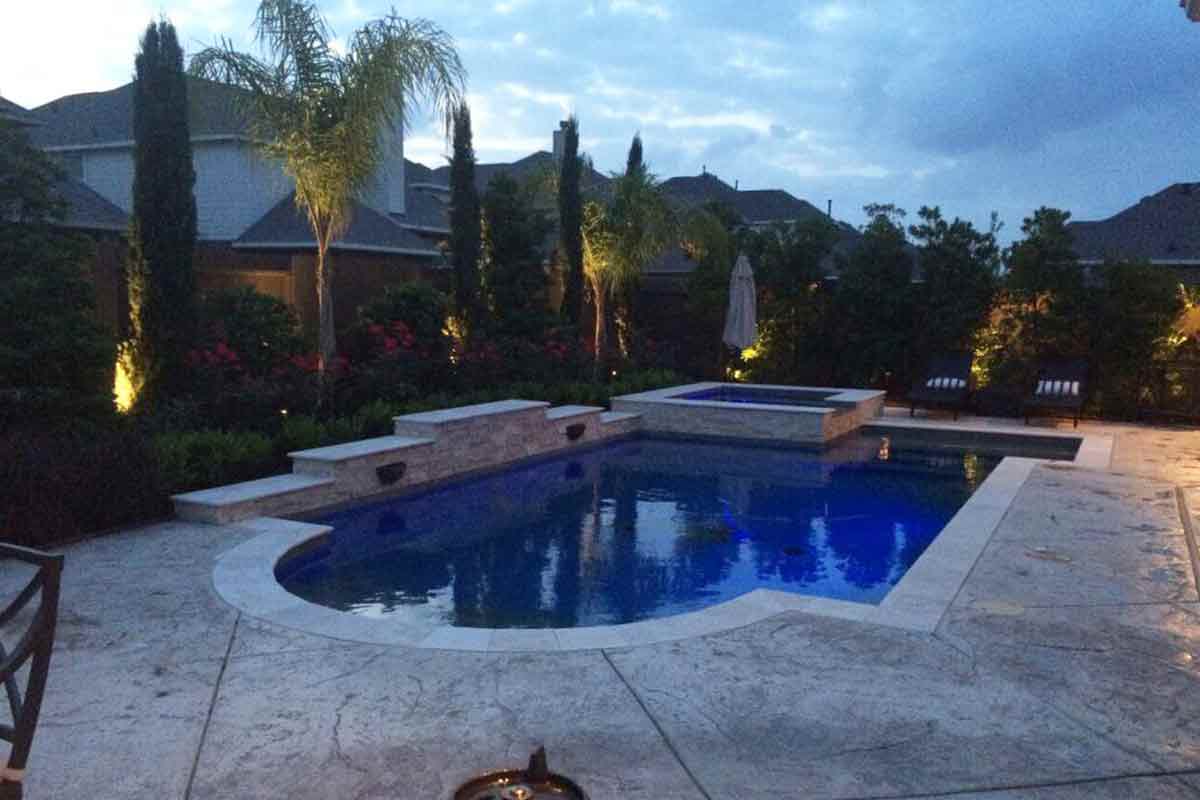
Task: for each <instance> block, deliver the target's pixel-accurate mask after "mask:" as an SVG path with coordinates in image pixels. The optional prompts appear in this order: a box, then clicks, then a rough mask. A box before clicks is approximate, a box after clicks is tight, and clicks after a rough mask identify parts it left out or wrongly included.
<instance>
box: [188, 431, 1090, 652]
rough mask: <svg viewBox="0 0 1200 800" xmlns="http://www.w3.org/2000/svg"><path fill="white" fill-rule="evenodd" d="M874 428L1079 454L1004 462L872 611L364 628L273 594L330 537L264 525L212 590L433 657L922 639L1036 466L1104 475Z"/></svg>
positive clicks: (751, 611) (316, 628) (767, 609)
mask: <svg viewBox="0 0 1200 800" xmlns="http://www.w3.org/2000/svg"><path fill="white" fill-rule="evenodd" d="M871 427H872V429H873V430H879V431H880V432H883V431H885V430H887V429H893V430H897V431H899V430H922V431H925V430H942V431H946V432H953V433H954V434H955V435H959V436H962V435H967V436H978V437H981V438H984V437H992V436H1002V437H1004V438H1006V439H1008V438H1010V437H1013V436H1017V437H1020V438H1025V439H1028V440H1035V439H1045V438H1049V437H1053V438H1067V439H1076V440H1080V446H1079V449H1078V451H1077V453H1076V457H1075V459H1074V461H1073V462H1051V461H1047V460H1045V459H1036V458H1022V457H1015V456H1008V457H1006V458H1004V459H1003V460H1002V461H1001V462H1000V464H998V465H997V466H996V468H995V469H994V470H992V473H991V474H990V475H989V476H988V477H987V479H986V480H984V482H983V483H982V484H981V485H980V486H979V488H978V489H976V490H975V492H974V493H973V494H972V495H971V497H970V498H968V500H967V502H966V503H965V504H964V505H963V507H962V508H960V509H959V510H958V513H956V514H955V515H954V516H953V517H952V518H951V519H950V521H949V522H948V523H947V524H946V526H945V527H944V528H943V529H942V531H941V533H939V534H938V536H937V537H936V538H935V539H934V540H933V542H932V543H931V544H930V545H929V547H927V548H926V549H925V552H924V553H922V554H921V557H920V558H919V559H917V561H916V563H915V564H913V566H912V567H911V568H910V569H909V570H908V572H907V573H905V575H904V577H903V578H902V579H901V580H900V582H899V583H898V584H896V586H894V587H893V588H892V590H891V591H890V592H888V594H887V596H886V597H884V599H883V600H882V601H881V602H880V603H879V604H878V605H871V604H868V603H856V602H851V601H845V600H834V599H830V598H825V597H815V596H809V595H802V594H795V593H792V592H783V591H776V590H772V589H756V590H754V591H752V592H749V593H747V594H744V595H742V596H740V597H737V598H734V599H733V600H728V601H726V602H723V603H719V604H717V605H713V606H709V607H708V608H704V609H701V610H699V611H692V612H688V613H684V614H677V615H675V616H670V617H663V618H661V619H651V620H643V621H641V622H633V623H626V624H621V625H596V626H589V627H582V628H539V629H527V628H497V629H491V628H460V627H454V626H450V625H429V624H424V623H413V622H405V621H400V620H395V619H371V618H367V617H362V616H357V615H354V614H350V613H347V612H342V611H335V610H334V609H331V608H327V607H325V606H320V605H316V604H315V603H310V602H308V601H306V600H302V599H301V598H299V597H297V596H296V595H293V594H291V593H290V592H288V591H287V590H286V589H284V588H283V586H282V585H280V583H279V581H278V580H276V578H275V566H276V564H278V563H279V561H280V560H281V559H283V558H284V557H286V556H287V555H288V554H290V553H292V552H293V551H295V550H297V549H303V548H305V547H309V546H312V544H313V543H314V542H315V540H318V539H319V538H320V537H323V536H326V535H328V534H329V533H330V532H331V531H332V528H330V527H328V526H323V525H314V524H311V523H306V522H296V521H293V520H286V519H277V518H272V517H259V518H255V519H250V520H245V521H242V522H239V523H236V524H235V525H231V526H228V527H230V528H234V529H239V530H241V531H243V532H245V531H249V532H251V533H254V534H257V535H255V536H253V537H252V538H250V539H248V540H246V541H245V542H243V543H241V544H239V545H237V546H236V547H234V548H232V549H231V550H229V551H227V552H225V553H224V554H222V555H221V556H220V557H219V558H218V559H217V562H216V566H215V568H214V570H213V575H212V580H213V587H214V588H215V589H216V592H217V594H218V595H219V596H220V597H221V598H223V599H224V600H225V601H226V602H228V603H229V604H230V605H232V606H233V607H235V608H237V609H239V610H240V611H242V612H243V613H245V614H247V615H249V616H251V617H254V618H256V619H260V620H262V621H265V622H269V623H273V624H276V625H280V626H283V627H286V628H291V629H294V630H299V631H302V632H304V633H309V634H315V635H318V636H324V637H327V638H332V639H340V640H345V641H352V642H359V643H365V644H376V645H389V646H405V647H414V648H426V649H436V650H465V651H474V652H513V651H536V652H555V651H575V650H596V649H603V648H619V647H631V646H636V645H643V644H656V643H660V642H668V641H675V640H679V639H689V638H692V637H695V636H703V635H707V634H713V633H720V632H723V631H728V630H732V629H735V628H740V627H744V626H746V625H750V624H753V623H755V622H759V621H761V620H764V619H767V618H769V617H773V616H775V615H776V614H781V613H784V612H789V611H800V612H804V613H808V614H816V615H821V616H827V617H835V618H839V619H844V620H852V621H858V622H865V623H872V624H877V625H886V626H891V627H897V628H903V629H906V630H912V631H919V632H925V633H931V632H933V631H934V630H936V628H937V626H938V623H939V621H940V620H941V618H942V616H943V615H944V614H945V612H946V610H947V608H949V606H950V604H951V603H952V602H953V601H954V598H955V596H956V595H957V594H958V591H959V589H960V588H961V587H962V585H963V583H964V582H965V581H966V579H967V576H968V574H969V573H970V571H971V569H972V568H973V567H974V565H975V562H976V561H977V560H978V559H979V557H980V556H981V555H982V554H983V550H984V548H985V547H986V546H987V544H988V542H989V541H990V540H991V538H992V534H993V533H994V532H995V530H996V528H997V527H999V525H1000V522H1001V520H1002V519H1003V518H1004V516H1005V514H1007V513H1008V510H1009V508H1010V507H1011V506H1012V503H1013V501H1014V500H1015V499H1016V496H1017V493H1018V492H1019V491H1020V489H1021V486H1023V485H1024V483H1025V481H1026V480H1027V479H1028V477H1029V475H1030V473H1031V472H1032V471H1033V469H1034V468H1035V467H1037V466H1038V465H1040V464H1053V463H1059V464H1070V465H1071V466H1073V467H1076V468H1084V469H1106V468H1107V467H1108V464H1109V461H1110V459H1111V454H1112V446H1113V439H1112V437H1111V436H1107V435H1095V434H1087V433H1082V432H1071V433H1064V432H1059V431H1029V430H1022V429H1015V430H1006V429H997V428H994V427H987V428H984V427H982V426H971V425H961V426H954V427H945V426H938V427H937V428H933V427H931V426H930V425H929V424H928V423H925V422H923V421H908V420H887V421H884V420H880V421H878V422H876V423H873V424H872V426H871Z"/></svg>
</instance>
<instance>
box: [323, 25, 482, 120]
mask: <svg viewBox="0 0 1200 800" xmlns="http://www.w3.org/2000/svg"><path fill="white" fill-rule="evenodd" d="M342 75H343V79H342V83H343V86H344V88H345V95H346V106H347V111H348V116H353V117H355V118H356V119H361V120H362V121H363V122H366V121H371V122H375V123H376V124H378V123H379V122H384V123H385V124H389V125H397V124H398V125H400V126H401V129H404V128H405V127H407V125H408V124H409V121H410V118H409V115H408V114H407V113H406V112H407V111H408V108H407V106H408V104H409V103H412V102H417V103H421V102H424V103H429V104H430V105H432V106H433V107H434V110H435V111H436V112H437V114H438V115H439V116H440V117H441V118H442V122H443V125H444V129H445V132H446V135H447V136H448V135H449V133H450V127H451V125H452V124H453V117H454V109H455V108H456V107H457V106H458V105H459V104H460V103H462V101H463V93H464V83H465V80H466V69H465V68H464V67H463V65H462V61H461V60H460V59H459V57H458V51H457V50H456V49H455V47H454V38H453V37H452V36H450V34H448V33H446V32H445V31H444V30H442V29H441V28H439V27H438V26H437V25H435V24H434V23H432V22H430V21H429V20H426V19H419V18H418V19H405V18H403V17H399V16H397V15H396V14H395V13H392V14H390V15H389V16H387V17H385V18H383V19H379V20H375V21H373V22H369V23H367V24H366V25H364V26H363V27H362V28H360V29H359V30H358V31H357V32H355V34H354V37H353V38H352V39H351V41H350V45H349V48H348V52H347V54H346V56H345V59H344V61H343V73H342ZM381 117H382V119H381Z"/></svg>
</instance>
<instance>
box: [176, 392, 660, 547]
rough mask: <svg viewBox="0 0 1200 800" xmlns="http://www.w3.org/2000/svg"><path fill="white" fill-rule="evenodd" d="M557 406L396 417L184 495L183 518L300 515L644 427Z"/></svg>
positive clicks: (505, 405)
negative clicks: (387, 425)
mask: <svg viewBox="0 0 1200 800" xmlns="http://www.w3.org/2000/svg"><path fill="white" fill-rule="evenodd" d="M549 405H550V404H549V403H543V402H537V401H530V400H503V401H499V402H495V403H483V404H480V405H475V406H466V407H463V408H451V409H444V410H440V411H429V412H425V413H421V414H408V415H406V416H403V417H397V418H396V419H395V423H394V426H395V434H394V435H392V436H381V437H377V438H375V439H364V440H361V441H357V442H348V443H346V444H340V445H333V446H331V447H321V448H316V449H313V450H302V451H298V452H295V453H289V456H290V457H291V458H292V470H293V471H292V474H290V475H277V476H275V477H273V478H266V479H262V480H260V481H249V482H246V483H241V484H233V485H231V486H222V487H218V488H215V489H207V490H204V491H200V492H190V493H188V494H184V495H177V496H176V497H175V498H173V499H174V501H175V509H176V514H177V515H178V516H179V517H181V518H184V519H189V520H193V521H197V522H212V523H221V524H223V523H228V522H233V521H237V520H240V519H246V518H248V517H254V516H263V515H271V514H294V513H300V512H303V511H307V510H311V509H315V508H319V507H321V506H325V505H330V504H333V503H340V502H345V501H348V500H355V499H358V498H364V497H370V496H372V495H376V494H379V493H381V492H386V491H395V490H398V489H405V488H409V487H417V486H421V485H423V484H428V483H431V482H434V481H439V480H445V479H448V478H453V477H455V476H458V475H466V474H470V473H474V472H479V471H482V470H487V469H492V468H496V467H500V466H503V465H504V464H509V463H513V462H517V461H522V460H524V459H528V458H534V457H537V456H543V455H555V454H558V453H561V452H565V451H567V450H570V449H572V448H579V447H585V446H587V445H589V444H593V443H598V442H602V441H605V440H609V439H614V438H617V437H620V436H626V435H629V434H632V433H634V432H635V431H636V430H637V429H638V425H639V423H640V419H639V418H638V417H637V415H635V414H619V413H612V412H606V411H604V409H602V408H598V407H594V406H561V407H558V408H550V407H549ZM381 468H382V471H381Z"/></svg>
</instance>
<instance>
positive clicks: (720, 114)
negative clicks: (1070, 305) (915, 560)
mask: <svg viewBox="0 0 1200 800" xmlns="http://www.w3.org/2000/svg"><path fill="white" fill-rule="evenodd" d="M395 5H396V9H397V11H398V12H399V13H400V14H401V15H404V16H422V17H427V18H429V19H431V20H433V21H435V22H437V23H438V24H440V25H441V26H442V27H443V28H445V29H446V30H447V31H448V32H450V33H451V34H452V35H453V36H454V37H455V38H456V39H457V42H458V45H459V49H460V53H461V55H462V58H463V60H464V62H465V63H466V66H467V69H468V71H469V73H470V76H469V99H470V103H471V107H472V112H473V115H474V125H475V147H476V151H477V155H478V157H479V160H480V161H500V160H503V161H510V160H513V159H516V158H519V157H522V156H524V155H527V154H529V153H530V152H532V151H534V150H538V149H547V150H548V149H549V148H550V136H551V131H552V130H553V129H554V128H555V127H556V126H557V124H558V121H559V120H560V119H562V118H564V117H565V115H566V114H568V113H570V112H574V113H576V114H578V116H579V118H580V126H581V131H582V135H583V147H584V149H585V150H586V151H587V152H588V153H589V154H590V155H591V156H592V157H593V159H594V161H595V164H596V166H597V168H599V169H601V170H603V171H609V170H615V169H618V168H620V167H622V166H623V164H624V157H625V150H626V148H627V147H628V143H629V139H630V137H631V136H632V135H633V134H634V133H635V132H638V131H640V132H641V134H642V137H643V139H644V140H645V147H646V158H647V160H648V161H649V163H650V165H651V168H652V170H653V171H654V172H655V173H657V174H658V175H660V176H661V177H669V176H674V175H694V174H697V173H699V172H700V171H701V168H702V166H707V169H708V171H710V172H713V173H715V174H717V175H718V176H720V177H721V178H723V179H725V180H727V181H728V182H729V183H731V184H732V183H733V182H734V181H735V180H736V181H738V182H739V184H740V186H741V187H742V188H783V189H786V190H788V191H790V192H792V193H793V194H795V195H797V196H799V197H802V198H804V199H807V200H809V201H810V202H812V203H814V204H815V205H817V206H819V207H821V208H824V207H825V203H826V201H827V200H832V201H833V208H834V215H835V216H837V217H839V218H841V219H845V220H847V221H849V222H851V223H853V224H855V225H858V224H861V223H862V222H863V215H862V212H861V207H862V205H863V204H864V203H867V202H872V201H879V202H893V203H896V204H898V205H900V206H902V207H904V208H907V209H908V210H909V215H910V219H911V218H912V217H914V216H915V212H916V210H917V208H918V207H919V206H921V205H922V204H929V205H935V204H936V205H940V206H941V207H942V209H943V212H944V213H945V214H946V215H947V216H955V215H957V216H962V217H965V218H968V219H971V220H972V221H974V222H975V223H976V224H978V225H980V226H986V224H987V220H988V216H989V212H991V211H992V210H995V211H997V212H999V214H1000V218H1001V219H1002V221H1003V222H1004V223H1005V226H1006V227H1005V230H1004V232H1003V237H1002V238H1003V239H1004V240H1005V241H1008V240H1010V239H1011V238H1012V237H1013V236H1014V235H1016V234H1017V232H1018V230H1019V228H1020V224H1021V219H1022V217H1024V216H1026V215H1028V214H1029V213H1030V211H1031V210H1032V209H1034V208H1035V207H1037V206H1039V205H1053V206H1058V207H1062V208H1066V209H1069V210H1071V211H1072V212H1073V214H1074V216H1075V218H1077V219H1095V218H1101V217H1106V216H1109V215H1111V214H1113V213H1115V212H1116V211H1119V210H1120V209H1122V208H1124V207H1126V206H1128V205H1131V204H1132V203H1134V202H1136V201H1137V200H1138V199H1139V198H1140V197H1142V196H1144V195H1148V194H1151V193H1153V192H1156V191H1158V190H1159V189H1162V188H1163V187H1165V186H1167V185H1168V184H1171V183H1174V182H1178V181H1197V180H1200V83H1198V75H1197V64H1198V63H1200V24H1195V23H1191V22H1188V20H1187V19H1186V17H1185V16H1184V13H1183V11H1182V10H1181V9H1180V8H1179V5H1178V0H1092V2H1068V1H1067V0H1055V1H1054V2H1047V0H1007V2H995V1H994V0H992V1H991V2H983V1H982V0H979V1H976V0H962V1H961V2H954V1H953V0H927V1H925V2H917V1H916V0H912V1H909V2H906V1H905V0H887V2H882V0H881V1H879V2H876V1H875V0H859V2H853V3H851V2H796V1H795V0H792V1H790V2H777V3H775V2H773V3H765V2H764V3H754V2H745V0H741V2H726V1H725V0H708V1H707V2H697V1H696V0H688V2H684V1H683V0H595V1H594V2H579V1H578V0H577V1H576V2H558V1H557V0H498V1H497V2H456V3H448V2H433V1H432V0H423V1H422V2H397V3H396V4H395ZM255 6H256V4H255V3H254V2H251V1H250V0H184V1H183V2H164V3H161V4H157V3H153V2H121V1H120V0H115V2H112V3H85V2H78V1H77V2H54V1H53V0H43V1H41V2H33V3H21V4H16V3H13V4H11V5H10V7H9V8H6V10H5V26H4V27H5V36H4V47H3V48H0V94H3V95H4V96H5V97H7V98H9V99H11V100H13V101H15V102H17V103H20V104H22V105H24V106H28V107H32V106H37V105H39V104H41V103H44V102H46V101H48V100H51V99H54V98H55V97H59V96H61V95H64V94H71V93H76V92H85V91H96V90H103V89H109V88H112V87H114V86H117V85H120V84H122V83H124V82H126V81H128V80H129V77H130V74H131V70H132V61H133V55H134V52H135V50H136V47H137V39H138V36H139V35H140V33H141V31H142V29H143V28H144V27H145V25H146V23H147V22H148V21H149V20H150V19H151V18H152V17H154V16H156V15H157V14H158V13H159V12H160V11H161V12H163V13H165V14H166V15H167V16H168V17H169V18H170V19H171V20H172V21H173V22H174V23H175V25H176V27H177V28H178V29H179V32H180V38H181V40H182V41H183V43H184V45H185V47H186V48H187V50H188V51H189V53H190V52H194V51H195V50H197V49H199V48H200V47H201V46H202V45H204V44H207V43H209V42H211V41H213V40H214V39H215V38H216V37H218V36H222V35H224V36H229V37H232V38H233V39H235V41H238V42H240V43H242V44H244V45H245V46H247V47H249V46H250V45H251V41H250V35H249V34H250V24H251V22H252V20H253V15H254V8H255ZM322 7H323V9H324V10H325V13H326V15H327V17H328V19H329V22H330V24H331V25H332V27H333V29H334V31H335V32H336V33H337V34H339V35H345V34H347V33H350V32H351V31H352V30H353V29H354V28H355V27H357V25H359V24H360V23H361V22H363V21H365V20H367V19H370V18H373V17H377V16H380V15H381V14H384V13H386V12H387V10H388V8H389V7H390V5H389V4H388V3H385V2H374V1H373V0H346V1H345V2H333V1H332V0H331V2H328V3H324V4H322ZM21 31H28V32H36V33H37V34H38V35H28V36H25V35H21V34H20V33H18V32H21ZM50 33H52V36H49V37H47V36H46V35H42V34H50ZM406 148H407V155H408V156H409V158H412V159H414V160H417V161H421V162H424V163H426V164H429V165H437V164H440V163H444V155H443V153H444V152H445V150H446V146H445V142H444V140H443V139H442V138H441V133H440V128H439V126H437V125H436V124H435V123H434V122H433V120H432V119H431V118H430V116H429V114H428V113H427V112H424V111H423V112H421V113H419V114H418V115H417V116H416V117H415V118H414V120H413V128H412V130H411V132H410V134H409V137H408V140H407V145H406Z"/></svg>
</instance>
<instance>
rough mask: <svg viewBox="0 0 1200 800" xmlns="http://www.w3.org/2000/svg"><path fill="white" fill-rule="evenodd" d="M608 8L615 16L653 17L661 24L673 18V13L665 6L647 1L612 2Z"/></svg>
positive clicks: (624, 0) (617, 0)
mask: <svg viewBox="0 0 1200 800" xmlns="http://www.w3.org/2000/svg"><path fill="white" fill-rule="evenodd" d="M608 8H609V10H610V11H612V12H613V13H614V14H635V15H637V16H642V17H651V18H653V19H656V20H658V21H659V22H666V21H667V20H669V19H670V18H671V12H670V11H668V10H667V8H666V7H665V6H664V5H662V4H661V3H653V2H647V0H612V1H611V2H610V3H609V4H608Z"/></svg>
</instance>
